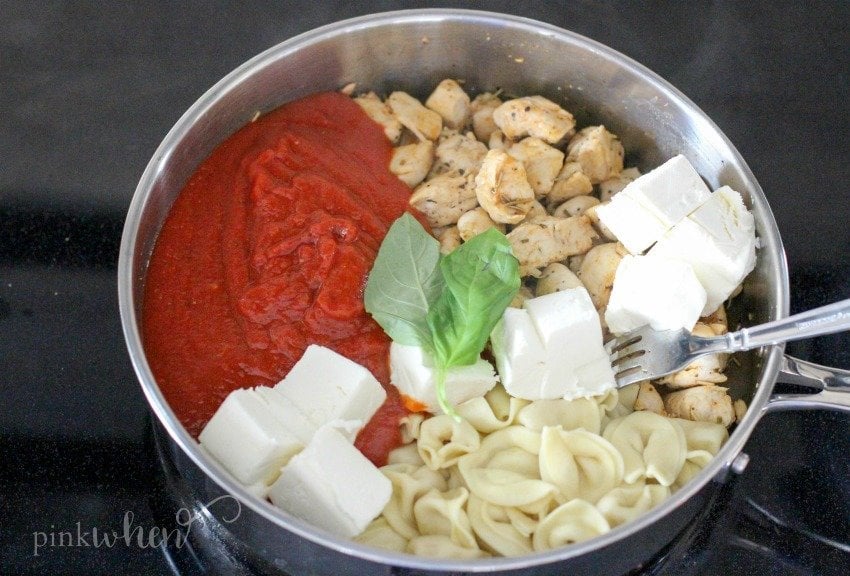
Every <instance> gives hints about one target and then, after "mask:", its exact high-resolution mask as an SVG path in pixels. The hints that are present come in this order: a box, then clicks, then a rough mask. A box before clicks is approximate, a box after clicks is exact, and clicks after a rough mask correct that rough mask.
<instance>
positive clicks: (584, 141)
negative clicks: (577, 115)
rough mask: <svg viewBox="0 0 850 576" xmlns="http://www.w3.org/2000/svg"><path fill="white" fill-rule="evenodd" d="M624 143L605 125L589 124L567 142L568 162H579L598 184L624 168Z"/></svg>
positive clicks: (591, 179)
mask: <svg viewBox="0 0 850 576" xmlns="http://www.w3.org/2000/svg"><path fill="white" fill-rule="evenodd" d="M624 155H625V151H624V150H623V145H622V144H621V143H620V141H619V140H618V139H617V137H616V136H614V135H613V134H611V133H610V132H608V130H606V129H605V126H588V127H587V128H583V129H582V130H580V131H579V132H578V133H577V134H576V135H575V136H573V137H572V138H571V139H570V142H569V143H568V144H567V162H578V163H579V164H581V171H582V172H584V173H585V174H586V175H587V177H588V178H590V181H591V182H592V183H594V184H598V183H600V182H602V181H603V180H608V179H609V178H613V177H614V176H616V175H617V174H619V173H620V172H622V170H623V156H624Z"/></svg>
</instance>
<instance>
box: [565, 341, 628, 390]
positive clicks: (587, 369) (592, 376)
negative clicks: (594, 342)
mask: <svg viewBox="0 0 850 576" xmlns="http://www.w3.org/2000/svg"><path fill="white" fill-rule="evenodd" d="M575 374H576V379H577V380H578V383H579V385H578V389H577V390H576V392H575V393H574V394H572V395H569V396H568V395H564V398H566V399H567V400H572V399H574V398H580V397H585V396H596V395H599V394H603V393H605V392H607V391H608V390H611V389H612V388H616V386H617V384H616V381H615V378H614V370H613V368H611V359H610V358H609V357H608V354H606V353H605V349H604V348H602V349H601V354H600V355H597V356H596V357H594V358H593V359H592V360H590V361H589V362H585V363H584V364H582V365H581V366H579V367H578V368H576V370H575Z"/></svg>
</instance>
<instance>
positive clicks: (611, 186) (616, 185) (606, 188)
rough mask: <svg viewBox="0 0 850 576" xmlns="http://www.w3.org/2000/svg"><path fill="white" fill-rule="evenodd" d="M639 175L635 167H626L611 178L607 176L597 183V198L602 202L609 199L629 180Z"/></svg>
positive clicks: (626, 184)
mask: <svg viewBox="0 0 850 576" xmlns="http://www.w3.org/2000/svg"><path fill="white" fill-rule="evenodd" d="M638 176H640V170H638V169H637V168H626V169H625V170H623V171H622V172H620V173H619V174H617V175H616V176H614V177H613V178H608V179H607V180H604V181H602V182H600V183H599V199H600V200H602V201H603V202H607V201H608V200H610V199H611V198H612V197H613V196H614V195H615V194H617V193H618V192H620V191H622V190H623V188H625V187H626V186H628V184H629V182H632V181H633V180H635V179H637V177H638Z"/></svg>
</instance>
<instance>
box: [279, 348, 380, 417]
mask: <svg viewBox="0 0 850 576" xmlns="http://www.w3.org/2000/svg"><path fill="white" fill-rule="evenodd" d="M274 389H275V391H277V392H279V393H280V394H281V395H282V396H283V397H284V398H285V399H286V400H287V401H289V402H291V403H292V404H293V405H294V406H295V407H297V408H298V409H299V410H300V411H301V413H302V414H304V415H305V416H306V417H307V418H308V419H309V420H310V422H312V423H313V424H314V425H315V426H316V428H318V427H320V426H323V425H324V424H327V423H329V422H333V421H335V420H344V421H354V420H360V421H361V422H363V423H364V425H365V423H366V422H368V421H369V419H371V418H372V416H373V415H374V414H375V412H376V411H377V410H378V408H379V407H380V406H381V404H383V403H384V400H386V397H387V393H386V392H385V391H384V388H383V386H381V383H380V382H378V381H377V380H376V379H375V377H374V376H373V375H372V373H371V372H369V370H367V369H366V368H364V367H363V366H361V365H360V364H357V363H356V362H352V361H351V360H349V359H348V358H346V357H345V356H342V355H341V354H337V353H336V352H334V351H333V350H331V349H329V348H325V347H324V346H317V345H315V344H312V345H310V346H308V347H307V350H305V351H304V355H303V356H302V357H301V359H300V360H298V362H296V364H295V366H293V367H292V370H290V371H289V374H287V375H286V377H285V378H284V379H283V380H281V381H280V382H279V383H278V384H277V385H275V387H274Z"/></svg>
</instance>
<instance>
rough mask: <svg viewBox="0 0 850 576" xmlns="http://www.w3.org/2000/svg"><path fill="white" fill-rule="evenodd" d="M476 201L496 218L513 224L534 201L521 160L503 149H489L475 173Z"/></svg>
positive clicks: (529, 208)
mask: <svg viewBox="0 0 850 576" xmlns="http://www.w3.org/2000/svg"><path fill="white" fill-rule="evenodd" d="M475 195H476V196H477V198H478V203H479V204H481V206H482V207H483V208H484V209H485V210H486V211H487V213H488V214H489V215H490V218H492V219H493V220H494V221H495V222H501V223H503V224H516V223H518V222H520V221H521V220H522V219H523V218H525V215H526V214H527V213H528V211H529V210H531V207H532V206H533V205H534V190H533V189H532V188H531V185H530V184H529V183H528V179H527V178H526V174H525V167H523V165H522V162H520V161H519V160H517V159H516V158H514V157H512V156H510V155H509V154H508V153H507V152H505V151H504V150H490V151H489V152H487V155H486V156H485V157H484V161H483V162H482V164H481V168H480V169H479V170H478V174H477V175H476V176H475Z"/></svg>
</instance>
